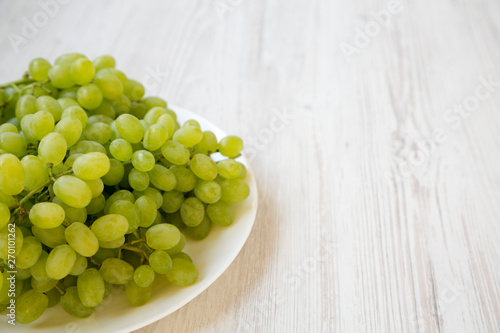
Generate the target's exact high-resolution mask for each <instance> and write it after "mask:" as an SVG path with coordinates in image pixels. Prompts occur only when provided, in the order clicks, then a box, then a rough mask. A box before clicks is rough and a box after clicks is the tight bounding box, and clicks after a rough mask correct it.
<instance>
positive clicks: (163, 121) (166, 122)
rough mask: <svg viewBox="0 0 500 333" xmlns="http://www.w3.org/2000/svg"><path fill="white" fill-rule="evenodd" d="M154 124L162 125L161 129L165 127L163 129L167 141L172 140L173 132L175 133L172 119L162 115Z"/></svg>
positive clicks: (169, 116) (168, 115)
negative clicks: (165, 132) (165, 131)
mask: <svg viewBox="0 0 500 333" xmlns="http://www.w3.org/2000/svg"><path fill="white" fill-rule="evenodd" d="M156 124H157V125H162V126H163V127H165V129H166V130H167V134H168V136H167V139H170V138H172V136H174V132H175V120H174V118H173V117H172V116H171V115H170V114H168V113H166V114H163V115H161V116H160V117H159V118H158V120H157V121H156Z"/></svg>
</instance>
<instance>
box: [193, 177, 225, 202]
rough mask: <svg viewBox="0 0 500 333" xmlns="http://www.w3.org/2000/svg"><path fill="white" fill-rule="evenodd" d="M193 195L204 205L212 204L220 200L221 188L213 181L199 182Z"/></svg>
mask: <svg viewBox="0 0 500 333" xmlns="http://www.w3.org/2000/svg"><path fill="white" fill-rule="evenodd" d="M194 194H195V195H196V197H197V198H198V199H200V200H201V201H202V202H204V203H206V204H213V203H216V202H217V201H219V199H220V198H221V187H220V185H219V184H218V183H217V182H215V181H213V180H201V181H199V182H198V183H197V184H196V186H195V188H194Z"/></svg>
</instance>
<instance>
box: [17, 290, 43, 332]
mask: <svg viewBox="0 0 500 333" xmlns="http://www.w3.org/2000/svg"><path fill="white" fill-rule="evenodd" d="M48 305H49V298H48V297H47V295H45V294H44V293H42V292H40V291H38V290H34V289H31V290H28V291H27V292H25V293H24V294H22V295H21V296H20V297H19V299H17V300H16V322H18V323H20V324H29V323H32V322H34V321H35V320H37V319H38V318H40V316H41V315H42V314H43V313H44V312H45V310H46V309H47V306H48Z"/></svg>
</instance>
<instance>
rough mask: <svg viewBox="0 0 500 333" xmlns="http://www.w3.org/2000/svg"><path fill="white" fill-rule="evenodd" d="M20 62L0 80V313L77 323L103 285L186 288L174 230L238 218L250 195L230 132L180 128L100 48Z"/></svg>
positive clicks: (237, 141) (184, 235) (107, 288)
mask: <svg viewBox="0 0 500 333" xmlns="http://www.w3.org/2000/svg"><path fill="white" fill-rule="evenodd" d="M26 68H27V71H26V73H24V74H23V75H22V78H21V79H19V80H17V81H14V82H10V83H5V84H2V85H0V313H2V314H4V313H5V312H6V311H5V310H8V309H7V307H8V306H9V304H11V303H12V302H15V303H16V318H15V320H16V322H17V323H20V324H29V323H31V322H34V321H36V320H40V321H42V320H43V314H44V312H45V311H46V310H47V309H48V308H52V307H55V306H56V307H60V309H62V310H64V311H65V312H67V313H69V314H70V315H72V316H74V317H77V318H86V317H89V316H91V315H92V314H93V313H94V310H95V308H96V307H97V306H99V304H101V303H102V302H103V301H104V300H105V299H106V298H107V297H109V295H110V294H111V293H114V292H123V293H125V294H126V298H127V299H128V301H129V303H130V304H131V305H132V306H141V305H144V304H146V303H147V302H148V301H149V299H150V298H151V296H152V295H154V293H155V290H156V289H155V285H156V282H157V281H158V280H161V279H163V281H167V283H170V284H172V285H175V286H180V287H186V288H189V286H190V285H193V284H195V283H196V282H197V280H198V279H199V277H200V276H202V274H201V273H200V272H199V271H198V267H197V266H196V258H195V257H193V258H191V257H190V256H189V255H188V254H187V253H185V252H183V250H184V246H185V245H186V241H187V239H188V241H193V242H198V241H202V240H203V239H204V238H206V237H207V236H208V235H209V234H210V232H211V230H212V229H213V228H227V227H229V226H230V225H232V224H233V223H237V219H235V213H234V210H233V205H234V204H235V203H238V202H241V201H244V200H245V199H246V198H247V197H248V196H249V193H250V187H249V186H248V184H247V183H246V182H245V178H246V168H245V166H244V165H243V164H242V163H240V162H239V161H238V157H239V156H240V155H241V152H242V150H243V141H242V140H241V138H239V137H237V136H234V135H230V136H227V137H224V138H217V137H216V136H215V134H214V133H213V132H211V131H206V130H204V129H203V128H202V127H201V126H200V123H199V122H198V121H196V120H194V119H190V120H188V121H186V122H184V123H179V122H178V120H177V115H176V114H175V112H174V111H173V110H171V109H170V108H169V106H168V103H167V102H166V101H165V100H164V99H162V98H161V97H157V96H145V94H146V91H145V89H144V86H143V85H142V84H141V83H140V82H139V81H136V80H134V79H132V78H129V77H127V75H126V74H125V73H124V72H123V71H121V70H120V69H117V68H116V61H115V59H114V58H113V57H112V56H110V55H102V56H99V57H97V58H95V59H93V60H92V59H89V58H87V57H86V56H85V55H83V54H80V53H67V54H63V55H61V56H59V57H58V58H56V59H55V60H54V61H53V62H50V61H49V60H47V59H44V58H35V59H33V60H32V61H31V62H30V63H29V64H26ZM214 154H216V155H214ZM14 236H15V241H12V240H11V239H12V237H14ZM12 256H15V260H16V262H15V264H13V262H12V260H10V259H11V258H12ZM9 260H10V261H9ZM11 265H12V266H11ZM13 269H15V270H16V272H17V273H16V274H15V277H16V279H15V286H16V291H15V293H8V288H9V287H10V284H11V283H10V281H9V280H8V277H9V276H10V273H7V272H8V271H12V270H13ZM96 313H97V312H96ZM39 318H41V319H39Z"/></svg>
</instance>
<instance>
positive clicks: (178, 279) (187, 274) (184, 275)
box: [166, 258, 199, 286]
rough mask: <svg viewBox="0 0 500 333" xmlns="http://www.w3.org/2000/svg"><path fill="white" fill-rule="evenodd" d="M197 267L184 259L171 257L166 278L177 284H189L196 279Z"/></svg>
mask: <svg viewBox="0 0 500 333" xmlns="http://www.w3.org/2000/svg"><path fill="white" fill-rule="evenodd" d="M198 275H199V273H198V269H197V268H196V266H195V265H194V264H193V263H192V262H190V261H188V260H185V259H182V258H175V259H172V269H171V270H170V271H169V272H168V273H167V274H166V276H167V280H168V281H169V282H170V283H172V284H175V285H177V286H189V285H192V284H193V283H195V282H196V280H197V279H198Z"/></svg>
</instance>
